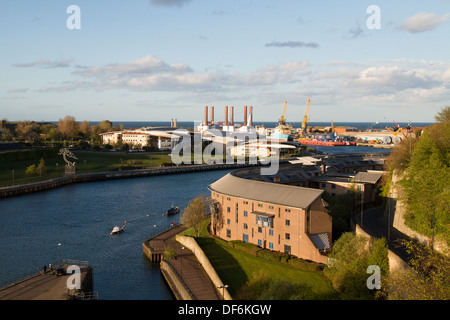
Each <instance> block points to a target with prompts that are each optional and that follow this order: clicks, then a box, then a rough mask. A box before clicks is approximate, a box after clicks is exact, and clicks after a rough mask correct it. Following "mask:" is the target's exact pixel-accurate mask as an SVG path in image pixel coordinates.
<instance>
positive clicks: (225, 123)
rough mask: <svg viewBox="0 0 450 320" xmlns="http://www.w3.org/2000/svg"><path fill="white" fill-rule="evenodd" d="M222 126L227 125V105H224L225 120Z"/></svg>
mask: <svg viewBox="0 0 450 320" xmlns="http://www.w3.org/2000/svg"><path fill="white" fill-rule="evenodd" d="M224 126H228V106H225V121H224Z"/></svg>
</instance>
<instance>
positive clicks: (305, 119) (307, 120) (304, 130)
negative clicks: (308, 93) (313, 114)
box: [300, 99, 311, 138]
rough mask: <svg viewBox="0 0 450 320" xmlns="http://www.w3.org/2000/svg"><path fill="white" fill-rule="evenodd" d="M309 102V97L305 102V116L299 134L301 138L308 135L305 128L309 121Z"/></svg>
mask: <svg viewBox="0 0 450 320" xmlns="http://www.w3.org/2000/svg"><path fill="white" fill-rule="evenodd" d="M310 102H311V99H308V101H307V102H306V110H305V116H304V117H303V122H302V131H301V133H300V136H301V137H302V138H304V137H306V136H307V135H308V134H307V132H306V129H307V128H308V122H309V103H310Z"/></svg>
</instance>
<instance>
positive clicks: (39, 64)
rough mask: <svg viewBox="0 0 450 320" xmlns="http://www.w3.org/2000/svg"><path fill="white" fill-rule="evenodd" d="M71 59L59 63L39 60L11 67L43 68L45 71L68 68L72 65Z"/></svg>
mask: <svg viewBox="0 0 450 320" xmlns="http://www.w3.org/2000/svg"><path fill="white" fill-rule="evenodd" d="M72 61H73V59H68V60H60V61H52V60H49V59H39V60H36V61H33V62H28V63H16V64H13V67H18V68H32V67H44V68H47V69H51V68H68V67H70V64H71V63H72Z"/></svg>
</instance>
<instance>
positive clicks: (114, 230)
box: [109, 226, 125, 234]
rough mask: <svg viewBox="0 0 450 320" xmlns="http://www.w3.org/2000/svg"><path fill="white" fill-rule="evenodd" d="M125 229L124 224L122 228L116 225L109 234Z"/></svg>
mask: <svg viewBox="0 0 450 320" xmlns="http://www.w3.org/2000/svg"><path fill="white" fill-rule="evenodd" d="M124 229H125V226H123V227H122V228H119V227H118V226H115V227H114V228H113V229H112V231H111V232H110V233H109V234H118V233H121V232H122V231H123V230H124Z"/></svg>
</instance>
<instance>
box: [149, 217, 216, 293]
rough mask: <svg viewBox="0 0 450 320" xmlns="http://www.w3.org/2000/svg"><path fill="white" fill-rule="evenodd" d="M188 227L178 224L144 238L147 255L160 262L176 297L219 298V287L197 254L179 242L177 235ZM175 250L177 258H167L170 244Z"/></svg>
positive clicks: (164, 275)
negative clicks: (165, 253)
mask: <svg viewBox="0 0 450 320" xmlns="http://www.w3.org/2000/svg"><path fill="white" fill-rule="evenodd" d="M185 229H186V228H185V227H184V226H183V225H178V226H175V227H173V228H171V229H169V230H167V231H165V232H163V233H161V234H159V235H157V236H155V237H153V238H150V239H148V240H145V241H144V242H143V247H144V254H145V255H146V256H147V258H148V259H149V260H150V261H152V262H156V263H160V266H161V273H162V275H163V277H164V279H165V280H166V282H167V283H168V285H169V287H170V288H171V290H172V292H173V294H174V296H175V298H176V299H177V300H220V299H221V298H220V295H219V293H218V291H217V290H218V289H216V286H215V285H214V283H213V282H212V280H211V279H210V277H209V276H208V274H207V272H206V271H205V270H204V268H203V267H202V265H201V264H200V262H199V261H198V260H197V258H196V256H195V254H194V253H193V252H192V251H191V250H189V249H187V248H185V247H183V246H182V245H181V244H180V243H178V242H177V241H176V240H175V238H176V236H177V235H178V234H179V233H180V232H182V231H184V230H185ZM169 245H170V246H171V247H172V248H173V249H174V251H175V254H176V258H175V259H171V260H164V259H162V254H163V253H164V250H165V249H166V247H167V246H169Z"/></svg>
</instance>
